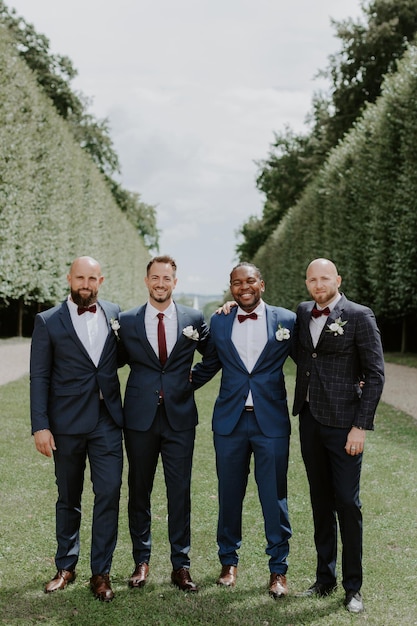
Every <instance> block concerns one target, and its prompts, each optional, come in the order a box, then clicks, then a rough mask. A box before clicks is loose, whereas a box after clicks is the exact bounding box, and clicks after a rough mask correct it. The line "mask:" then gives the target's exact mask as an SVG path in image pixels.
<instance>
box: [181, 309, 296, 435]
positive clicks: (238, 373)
mask: <svg viewBox="0 0 417 626" xmlns="http://www.w3.org/2000/svg"><path fill="white" fill-rule="evenodd" d="M265 312H266V322H267V332H268V339H267V343H266V345H265V348H264V349H263V351H262V353H261V355H260V356H259V358H258V360H257V362H256V364H255V366H254V368H253V370H252V372H250V373H249V372H248V370H247V369H246V367H245V365H244V363H243V361H242V360H241V358H240V356H239V354H238V352H237V350H236V347H235V345H234V343H233V342H232V327H233V322H234V320H235V317H236V314H237V307H234V308H233V309H232V311H231V312H230V313H229V314H228V315H224V313H221V314H220V315H218V314H216V313H215V314H214V315H213V316H212V318H211V323H210V333H211V338H212V343H213V348H210V350H209V351H208V352H207V354H206V355H205V356H204V358H203V361H202V362H201V363H198V364H197V365H196V366H195V368H194V369H193V384H194V385H195V387H196V388H198V387H200V386H201V385H203V384H204V383H205V382H207V381H208V380H210V378H212V377H213V376H214V374H215V373H216V372H217V371H219V369H220V368H222V378H221V385H220V392H219V395H218V397H217V400H216V403H215V405H214V411H213V430H214V432H215V433H218V434H220V435H229V434H230V433H231V432H232V431H233V429H234V428H235V426H236V424H237V422H238V421H239V418H240V416H241V414H242V411H243V410H244V407H245V402H246V398H247V397H248V394H249V389H250V390H251V392H252V398H253V406H254V410H255V415H256V419H257V421H258V424H259V428H260V429H261V431H262V432H263V434H264V435H265V436H267V437H284V436H288V435H289V434H290V430H291V426H290V420H289V414H288V406H287V392H286V388H285V380H284V374H283V371H282V368H283V365H284V362H285V360H286V358H287V356H288V355H289V352H290V349H291V342H292V339H291V337H292V333H293V328H294V322H295V315H294V313H293V312H292V311H288V310H287V309H283V308H281V307H274V306H270V305H268V304H266V305H265ZM246 323H247V322H246ZM279 326H281V327H282V328H287V329H288V330H289V331H290V339H285V340H283V341H278V340H277V338H276V335H275V334H276V331H277V330H278V327H279Z"/></svg>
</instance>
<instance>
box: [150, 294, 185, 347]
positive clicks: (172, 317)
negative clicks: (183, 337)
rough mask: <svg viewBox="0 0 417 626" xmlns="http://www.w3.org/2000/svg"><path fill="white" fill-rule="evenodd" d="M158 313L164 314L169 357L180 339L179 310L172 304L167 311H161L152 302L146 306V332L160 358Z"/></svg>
mask: <svg viewBox="0 0 417 626" xmlns="http://www.w3.org/2000/svg"><path fill="white" fill-rule="evenodd" d="M158 313H163V314H164V326H165V337H166V342H167V355H168V356H169V355H170V354H171V352H172V349H173V347H174V346H175V344H176V343H177V337H178V322H177V309H176V307H175V304H174V303H173V302H171V304H170V305H169V307H168V308H167V309H165V311H159V310H158V309H156V308H155V307H154V306H152V304H151V303H150V302H148V304H147V305H146V309H145V330H146V336H147V338H148V341H149V343H150V344H151V346H152V348H153V349H154V351H155V354H156V356H157V357H158V358H159V348H158V323H159V319H158Z"/></svg>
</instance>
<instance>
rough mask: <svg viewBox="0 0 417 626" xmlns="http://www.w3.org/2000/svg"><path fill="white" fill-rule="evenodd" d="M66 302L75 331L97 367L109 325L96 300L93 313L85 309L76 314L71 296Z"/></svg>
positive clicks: (76, 307)
mask: <svg viewBox="0 0 417 626" xmlns="http://www.w3.org/2000/svg"><path fill="white" fill-rule="evenodd" d="M67 304H68V308H69V312H70V315H71V321H72V324H73V326H74V329H75V332H76V333H77V335H78V338H79V339H80V341H81V343H82V344H83V346H84V348H85V349H86V350H87V352H88V354H89V357H90V359H91V360H92V361H93V363H94V365H95V366H96V367H97V365H98V363H99V361H100V357H101V353H102V352H103V348H104V344H105V343H106V339H107V335H108V334H109V327H108V324H107V319H106V316H105V314H104V311H103V309H102V308H101V306H100V305H99V303H98V302H96V303H95V304H96V306H97V311H96V312H95V313H90V311H86V312H85V313H83V314H82V315H78V306H77V305H76V304H75V302H73V301H72V300H71V296H68V300H67Z"/></svg>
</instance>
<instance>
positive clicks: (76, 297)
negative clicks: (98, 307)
mask: <svg viewBox="0 0 417 626" xmlns="http://www.w3.org/2000/svg"><path fill="white" fill-rule="evenodd" d="M83 291H84V289H83ZM97 294H98V291H91V290H90V295H89V296H88V297H83V296H82V295H81V294H80V292H79V291H73V290H72V289H71V300H72V301H73V302H75V304H76V305H77V306H90V305H91V304H94V302H97Z"/></svg>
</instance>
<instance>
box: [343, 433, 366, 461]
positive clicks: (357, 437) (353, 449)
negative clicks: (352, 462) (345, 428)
mask: <svg viewBox="0 0 417 626" xmlns="http://www.w3.org/2000/svg"><path fill="white" fill-rule="evenodd" d="M365 437H366V430H362V429H361V428H356V426H352V428H351V429H350V431H349V434H348V437H347V441H346V445H345V450H346V453H347V454H349V455H350V456H356V455H357V454H361V453H362V452H363V449H364V447H365Z"/></svg>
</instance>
